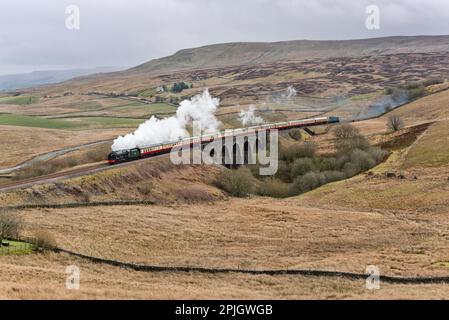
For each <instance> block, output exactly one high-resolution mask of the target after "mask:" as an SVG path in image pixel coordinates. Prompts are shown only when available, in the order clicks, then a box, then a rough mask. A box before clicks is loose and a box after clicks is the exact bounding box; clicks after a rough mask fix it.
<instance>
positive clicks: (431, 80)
mask: <svg viewBox="0 0 449 320" xmlns="http://www.w3.org/2000/svg"><path fill="white" fill-rule="evenodd" d="M443 82H444V80H443V78H441V77H434V78H429V79H426V80H424V81H423V82H422V84H423V86H424V87H429V86H433V85H435V84H441V83H443Z"/></svg>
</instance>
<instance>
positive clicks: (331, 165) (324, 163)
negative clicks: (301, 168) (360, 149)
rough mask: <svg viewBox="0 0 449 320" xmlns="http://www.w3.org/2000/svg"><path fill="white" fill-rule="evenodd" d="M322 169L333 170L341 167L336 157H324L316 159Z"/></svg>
mask: <svg viewBox="0 0 449 320" xmlns="http://www.w3.org/2000/svg"><path fill="white" fill-rule="evenodd" d="M315 163H316V164H317V166H318V167H319V168H320V171H332V170H337V169H339V166H338V162H337V159H336V158H334V157H323V158H318V159H316V160H315Z"/></svg>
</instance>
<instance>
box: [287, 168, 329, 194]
mask: <svg viewBox="0 0 449 320" xmlns="http://www.w3.org/2000/svg"><path fill="white" fill-rule="evenodd" d="M322 182H323V179H322V177H320V174H319V173H315V172H308V173H306V174H305V175H303V176H301V177H297V178H296V179H295V181H293V184H292V186H291V188H290V194H293V195H295V194H301V193H304V192H308V191H310V190H313V189H316V188H318V187H319V186H321V185H322V184H324V183H322Z"/></svg>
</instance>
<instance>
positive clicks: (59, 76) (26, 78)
mask: <svg viewBox="0 0 449 320" xmlns="http://www.w3.org/2000/svg"><path fill="white" fill-rule="evenodd" d="M122 69H124V68H119V67H98V68H92V69H72V70H48V71H34V72H31V73H25V74H12V75H3V76H0V91H7V90H16V89H24V88H31V87H37V86H40V85H45V84H53V83H58V82H63V81H66V80H69V79H72V78H76V77H80V76H87V75H92V74H97V73H104V72H113V71H118V70H122Z"/></svg>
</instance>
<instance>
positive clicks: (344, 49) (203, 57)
mask: <svg viewBox="0 0 449 320" xmlns="http://www.w3.org/2000/svg"><path fill="white" fill-rule="evenodd" d="M443 51H447V52H449V36H416V37H389V38H374V39H363V40H342V41H310V40H297V41H283V42H273V43H263V42H240V43H225V44H215V45H209V46H204V47H199V48H193V49H184V50H181V51H178V52H176V53H175V54H174V55H171V56H168V57H165V58H161V59H155V60H151V61H149V62H147V63H144V64H142V65H139V66H137V67H135V68H132V69H130V70H128V71H127V73H134V72H146V73H163V72H169V71H179V70H189V69H201V68H210V67H225V66H230V65H243V64H245V65H248V64H260V63H270V62H278V61H301V60H305V59H313V58H331V57H358V56H369V55H383V54H397V53H414V52H419V53H427V52H443Z"/></svg>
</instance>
